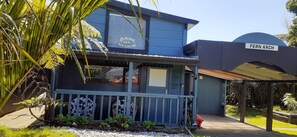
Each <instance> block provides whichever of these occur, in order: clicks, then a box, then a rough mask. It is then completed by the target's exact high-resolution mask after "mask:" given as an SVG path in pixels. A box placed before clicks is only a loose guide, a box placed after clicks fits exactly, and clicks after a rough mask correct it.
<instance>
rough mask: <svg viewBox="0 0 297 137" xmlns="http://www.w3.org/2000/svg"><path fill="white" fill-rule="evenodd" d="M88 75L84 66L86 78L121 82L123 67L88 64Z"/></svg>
mask: <svg viewBox="0 0 297 137" xmlns="http://www.w3.org/2000/svg"><path fill="white" fill-rule="evenodd" d="M89 67H90V74H91V75H90V77H89V76H88V73H87V69H86V66H85V75H86V78H87V79H88V80H95V81H97V82H101V83H115V84H118V83H122V82H123V73H124V71H125V70H124V68H123V67H112V66H97V65H89Z"/></svg>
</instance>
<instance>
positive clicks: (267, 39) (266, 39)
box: [233, 32, 287, 46]
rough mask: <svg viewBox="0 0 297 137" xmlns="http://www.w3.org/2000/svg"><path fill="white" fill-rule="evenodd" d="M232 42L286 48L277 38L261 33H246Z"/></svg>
mask: <svg viewBox="0 0 297 137" xmlns="http://www.w3.org/2000/svg"><path fill="white" fill-rule="evenodd" d="M233 42H241V43H258V44H270V45H277V46H287V45H286V44H285V43H284V42H283V41H281V40H280V39H278V38H277V37H275V36H273V35H270V34H266V33H261V32H253V33H247V34H244V35H241V36H239V37H238V38H236V39H235V40H233Z"/></svg>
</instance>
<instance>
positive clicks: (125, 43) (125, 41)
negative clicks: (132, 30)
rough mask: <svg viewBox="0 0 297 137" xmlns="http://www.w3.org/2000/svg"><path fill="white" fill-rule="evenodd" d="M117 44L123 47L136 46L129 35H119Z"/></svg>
mask: <svg viewBox="0 0 297 137" xmlns="http://www.w3.org/2000/svg"><path fill="white" fill-rule="evenodd" d="M119 46H120V47H123V48H130V49H132V48H134V47H135V46H136V44H135V40H134V39H133V38H131V37H121V38H120V42H119Z"/></svg>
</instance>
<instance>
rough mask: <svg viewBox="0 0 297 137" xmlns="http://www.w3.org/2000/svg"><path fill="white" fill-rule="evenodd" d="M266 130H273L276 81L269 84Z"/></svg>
mask: <svg viewBox="0 0 297 137" xmlns="http://www.w3.org/2000/svg"><path fill="white" fill-rule="evenodd" d="M267 86H268V88H267V92H268V95H267V111H266V131H272V119H273V92H274V83H268V84H267Z"/></svg>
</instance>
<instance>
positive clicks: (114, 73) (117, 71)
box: [84, 65, 139, 92]
mask: <svg viewBox="0 0 297 137" xmlns="http://www.w3.org/2000/svg"><path fill="white" fill-rule="evenodd" d="M89 70H90V76H89V75H88V72H87V71H88V70H87V68H86V65H85V66H84V74H85V76H86V78H87V85H88V84H89V86H91V87H96V90H102V91H123V92H126V91H127V90H128V78H129V69H128V68H127V67H118V66H101V65H89ZM132 84H133V89H132V92H139V69H137V68H135V69H133V75H132Z"/></svg>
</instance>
